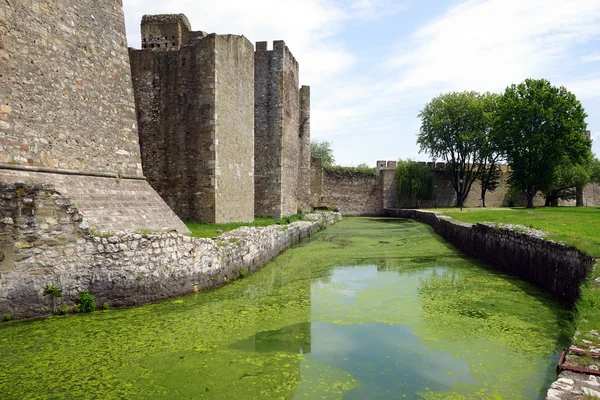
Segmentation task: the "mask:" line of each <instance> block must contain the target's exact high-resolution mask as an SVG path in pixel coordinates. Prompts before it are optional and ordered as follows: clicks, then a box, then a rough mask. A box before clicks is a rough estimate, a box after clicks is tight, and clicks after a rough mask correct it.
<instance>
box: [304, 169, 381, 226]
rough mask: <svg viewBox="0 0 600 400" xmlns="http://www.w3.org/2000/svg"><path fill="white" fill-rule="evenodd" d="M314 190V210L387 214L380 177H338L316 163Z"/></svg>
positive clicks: (354, 213)
mask: <svg viewBox="0 0 600 400" xmlns="http://www.w3.org/2000/svg"><path fill="white" fill-rule="evenodd" d="M311 178H312V179H314V181H315V183H316V182H322V185H321V186H320V187H318V186H317V184H315V185H313V186H312V188H311V189H314V191H312V192H311V198H312V202H313V203H312V206H313V207H324V206H327V207H332V208H333V207H336V208H337V209H338V210H339V211H340V212H341V213H342V214H343V215H348V216H352V215H380V214H382V213H383V207H382V201H383V200H382V191H381V184H380V182H379V178H378V177H374V176H364V175H362V174H353V175H350V174H344V175H343V176H335V175H333V174H331V173H330V172H327V171H326V170H324V169H322V168H320V163H319V164H318V166H317V165H315V164H313V168H312V174H311Z"/></svg>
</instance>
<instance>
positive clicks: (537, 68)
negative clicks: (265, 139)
mask: <svg viewBox="0 0 600 400" xmlns="http://www.w3.org/2000/svg"><path fill="white" fill-rule="evenodd" d="M123 3H124V11H125V22H126V26H127V40H128V45H129V46H130V47H135V48H140V28H139V25H140V21H141V19H142V15H144V14H170V13H183V14H185V15H186V16H187V17H188V19H189V20H190V23H191V25H192V29H193V30H202V31H206V32H210V33H212V32H216V33H218V34H240V35H244V36H245V37H247V38H248V39H249V40H250V41H251V42H253V43H255V42H257V41H268V42H269V49H271V48H272V42H273V41H274V40H285V42H286V44H287V45H288V47H289V48H290V50H291V52H292V53H293V54H294V57H295V58H296V60H297V61H298V62H299V64H300V84H301V85H309V86H310V87H311V96H312V98H311V139H313V140H324V141H328V142H330V143H331V147H332V148H333V151H334V157H335V163H336V164H338V165H346V166H352V165H354V166H356V165H358V164H360V163H367V164H369V165H371V166H375V162H376V161H377V160H397V159H406V158H411V159H415V160H422V161H426V160H429V156H428V155H427V154H426V153H419V147H418V145H417V144H416V137H417V133H418V132H419V127H420V120H419V118H418V114H419V111H420V110H421V109H423V107H424V105H425V104H427V102H429V101H430V100H431V99H432V98H434V97H435V96H438V95H439V94H441V93H447V92H451V91H467V90H475V91H478V92H486V91H489V92H497V93H501V92H503V91H504V89H505V88H506V87H507V86H508V85H510V84H513V83H515V84H516V83H520V82H522V81H523V80H524V79H526V78H534V79H540V78H545V79H547V80H549V81H550V82H551V83H552V84H553V85H555V86H565V87H566V88H567V89H568V90H569V91H571V92H573V93H574V94H575V95H576V96H577V98H578V99H579V100H580V101H581V103H582V104H583V106H584V108H585V110H586V112H587V114H588V117H587V119H586V121H587V123H588V129H589V130H591V132H592V137H593V138H594V139H595V140H594V143H593V151H594V153H596V155H598V156H600V0H469V1H457V0H454V1H451V0H447V1H444V0H397V1H392V0H253V1H248V0H239V1H238V0H221V1H214V0H212V1H208V0H170V1H169V2H154V1H153V2H149V1H144V0H123Z"/></svg>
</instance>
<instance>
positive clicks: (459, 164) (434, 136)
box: [417, 92, 493, 206]
mask: <svg viewBox="0 0 600 400" xmlns="http://www.w3.org/2000/svg"><path fill="white" fill-rule="evenodd" d="M490 99H491V96H490V95H488V94H485V95H481V94H479V93H477V92H461V93H457V92H452V93H447V94H441V95H439V96H438V97H436V98H434V99H433V100H431V101H430V102H429V103H427V104H426V105H425V108H423V110H421V112H420V113H419V117H420V118H421V129H420V132H419V134H418V136H417V143H418V144H419V145H420V151H421V152H427V153H429V155H430V156H431V157H432V158H435V159H440V158H441V159H442V160H444V161H445V162H446V165H447V168H448V170H447V171H448V174H449V176H450V181H451V183H452V186H453V187H454V191H455V192H456V202H457V205H459V206H462V204H463V203H464V200H465V198H466V197H467V196H468V194H469V191H470V190H471V185H472V184H473V182H474V181H475V180H476V179H477V178H478V177H479V176H480V174H481V171H482V165H484V160H485V157H486V155H485V154H482V152H481V150H482V149H484V148H485V144H486V142H487V136H488V133H489V131H490V126H491V121H492V118H491V115H492V114H490V112H491V109H492V108H493V107H492V105H491V104H492V102H491V100H490Z"/></svg>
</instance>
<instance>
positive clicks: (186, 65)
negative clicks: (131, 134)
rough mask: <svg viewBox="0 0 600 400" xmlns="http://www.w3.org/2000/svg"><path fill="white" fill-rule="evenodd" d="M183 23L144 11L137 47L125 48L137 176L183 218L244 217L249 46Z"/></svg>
mask: <svg viewBox="0 0 600 400" xmlns="http://www.w3.org/2000/svg"><path fill="white" fill-rule="evenodd" d="M186 21H187V19H186V18H185V16H183V15H182V14H177V15H158V16H144V19H143V20H142V50H135V49H130V57H131V71H132V75H133V84H134V92H135V98H136V106H137V111H138V114H137V115H138V123H139V134H140V144H141V149H142V164H143V168H144V173H145V174H146V176H147V177H148V180H149V182H150V184H151V185H152V187H153V188H155V189H156V190H157V192H158V193H159V194H160V195H161V196H162V198H163V199H164V200H165V201H166V202H167V203H168V204H169V206H171V208H172V209H173V210H174V211H175V212H176V213H177V215H178V216H179V217H180V218H182V219H184V220H192V221H202V222H209V223H225V222H233V221H246V222H249V221H252V220H253V219H254V48H253V46H252V44H251V43H250V42H249V41H248V40H247V39H246V38H245V37H243V36H236V35H216V34H210V35H206V34H205V33H204V32H200V33H198V32H192V31H190V28H189V22H186ZM192 37H193V38H194V40H192V41H191V42H190V38H192ZM163 42H164V43H163Z"/></svg>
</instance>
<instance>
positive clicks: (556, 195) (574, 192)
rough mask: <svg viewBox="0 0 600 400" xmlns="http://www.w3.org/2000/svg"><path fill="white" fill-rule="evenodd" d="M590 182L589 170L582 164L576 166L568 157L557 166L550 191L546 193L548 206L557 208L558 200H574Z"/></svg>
mask: <svg viewBox="0 0 600 400" xmlns="http://www.w3.org/2000/svg"><path fill="white" fill-rule="evenodd" d="M589 181H590V174H589V171H588V169H587V168H586V167H585V166H584V165H582V164H574V163H572V162H571V160H569V158H568V157H566V156H565V157H563V160H562V161H561V162H560V163H559V165H558V166H557V168H556V170H555V172H554V179H553V182H552V186H551V187H550V190H549V191H547V192H544V194H545V196H546V206H547V207H548V206H557V205H558V200H559V199H562V200H573V199H576V198H577V196H578V195H579V194H580V193H579V192H583V189H582V188H583V187H584V186H585V185H587V184H588V183H589Z"/></svg>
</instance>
